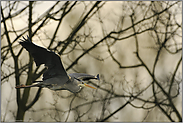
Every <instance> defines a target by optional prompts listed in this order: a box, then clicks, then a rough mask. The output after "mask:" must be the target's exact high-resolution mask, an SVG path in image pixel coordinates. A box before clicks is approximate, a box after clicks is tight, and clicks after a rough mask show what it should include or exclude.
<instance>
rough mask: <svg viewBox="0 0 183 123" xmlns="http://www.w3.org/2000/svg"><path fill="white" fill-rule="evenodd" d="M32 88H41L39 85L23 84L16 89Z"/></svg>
mask: <svg viewBox="0 0 183 123" xmlns="http://www.w3.org/2000/svg"><path fill="white" fill-rule="evenodd" d="M30 87H41V86H40V85H39V84H35V85H24V84H21V85H17V86H16V87H15V88H16V89H18V88H30Z"/></svg>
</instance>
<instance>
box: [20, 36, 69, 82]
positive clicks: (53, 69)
mask: <svg viewBox="0 0 183 123" xmlns="http://www.w3.org/2000/svg"><path fill="white" fill-rule="evenodd" d="M19 43H20V44H21V45H22V46H23V47H24V48H25V49H26V50H27V51H28V52H29V53H30V54H31V55H32V56H33V58H34V61H35V63H36V66H39V65H41V64H45V66H47V67H48V69H47V71H46V72H45V73H44V74H43V79H44V80H45V79H48V78H51V77H53V76H58V75H59V76H63V77H64V78H68V76H67V73H66V71H65V69H64V67H63V65H62V62H61V59H60V56H58V55H57V54H55V53H54V52H52V51H49V50H47V49H45V48H43V47H40V46H37V45H35V44H34V43H32V42H31V40H30V39H29V37H28V36H27V39H25V38H24V37H23V40H21V42H19ZM68 79H69V78H68Z"/></svg>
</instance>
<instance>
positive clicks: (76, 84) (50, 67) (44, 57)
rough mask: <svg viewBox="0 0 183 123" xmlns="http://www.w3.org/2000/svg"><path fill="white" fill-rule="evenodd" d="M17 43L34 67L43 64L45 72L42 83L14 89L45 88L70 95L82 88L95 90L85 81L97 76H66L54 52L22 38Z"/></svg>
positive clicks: (73, 74) (79, 74)
mask: <svg viewBox="0 0 183 123" xmlns="http://www.w3.org/2000/svg"><path fill="white" fill-rule="evenodd" d="M20 40H21V42H19V43H20V44H21V45H22V47H24V48H25V49H26V50H27V51H28V52H29V53H30V54H31V55H32V56H33V58H34V61H35V63H36V66H40V65H41V64H44V65H45V66H46V67H47V70H46V71H45V72H44V73H43V79H42V81H34V82H33V83H36V84H32V85H23V84H22V85H18V86H16V87H15V88H17V89H18V88H30V87H46V88H49V89H51V90H55V91H56V90H69V91H70V92H72V93H77V92H79V91H80V90H81V88H82V87H89V88H93V89H96V88H95V87H92V86H90V85H88V84H86V83H85V82H84V81H85V80H90V79H98V80H99V74H97V75H96V76H93V75H89V74H86V73H71V74H67V73H66V70H65V69H64V67H63V65H62V61H61V59H60V56H59V55H57V54H56V53H55V52H52V51H49V50H47V49H45V48H43V47H40V46H38V45H35V44H34V43H32V41H31V40H30V38H29V37H28V36H27V39H25V38H24V37H23V39H20Z"/></svg>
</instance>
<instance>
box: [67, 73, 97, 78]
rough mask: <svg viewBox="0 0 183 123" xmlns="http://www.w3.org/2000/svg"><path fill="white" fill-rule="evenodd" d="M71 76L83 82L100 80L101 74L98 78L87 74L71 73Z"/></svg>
mask: <svg viewBox="0 0 183 123" xmlns="http://www.w3.org/2000/svg"><path fill="white" fill-rule="evenodd" d="M69 76H71V77H74V78H76V79H81V80H89V79H98V80H100V79H99V74H97V75H96V76H93V75H89V74H86V73H71V74H69Z"/></svg>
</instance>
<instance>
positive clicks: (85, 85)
mask: <svg viewBox="0 0 183 123" xmlns="http://www.w3.org/2000/svg"><path fill="white" fill-rule="evenodd" d="M78 86H79V87H88V88H92V89H96V88H95V87H92V86H90V85H88V84H86V83H85V82H83V81H80V82H79V83H78Z"/></svg>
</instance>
